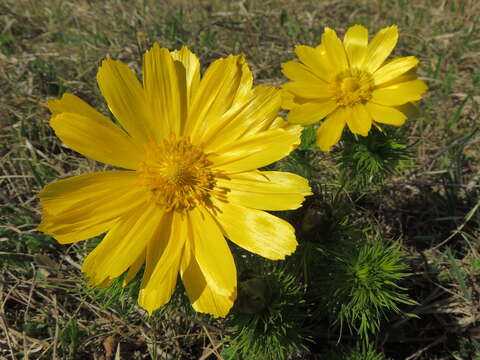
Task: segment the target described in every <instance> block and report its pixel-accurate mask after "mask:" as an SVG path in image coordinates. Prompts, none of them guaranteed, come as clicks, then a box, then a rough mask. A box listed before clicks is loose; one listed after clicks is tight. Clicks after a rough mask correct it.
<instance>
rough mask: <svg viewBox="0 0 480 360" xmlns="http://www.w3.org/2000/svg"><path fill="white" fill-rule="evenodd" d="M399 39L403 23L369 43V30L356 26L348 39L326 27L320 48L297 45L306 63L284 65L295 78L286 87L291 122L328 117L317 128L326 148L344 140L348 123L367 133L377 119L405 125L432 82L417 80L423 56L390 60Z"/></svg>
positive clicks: (304, 122)
mask: <svg viewBox="0 0 480 360" xmlns="http://www.w3.org/2000/svg"><path fill="white" fill-rule="evenodd" d="M397 39H398V30H397V27H396V26H390V27H386V28H384V29H382V30H380V31H379V32H378V34H377V35H376V36H375V37H374V38H373V40H372V41H371V42H370V43H369V42H368V30H367V29H366V28H365V27H363V26H361V25H355V26H352V27H351V28H349V29H348V31H347V33H346V34H345V37H344V39H343V42H342V41H341V40H340V39H339V38H338V37H337V34H336V33H335V31H334V30H332V29H330V28H325V32H324V33H323V35H322V41H321V43H320V45H318V46H317V47H314V48H313V47H309V46H303V45H299V46H297V47H296V48H295V52H296V54H297V56H298V58H299V60H300V62H296V61H289V62H286V63H283V64H282V71H283V73H284V74H285V76H286V77H288V78H289V79H291V80H293V81H292V82H289V83H286V84H284V85H283V86H282V87H283V89H284V93H283V103H282V106H283V107H284V108H285V109H289V110H290V112H289V114H288V120H289V121H290V122H291V123H294V124H302V125H309V124H313V123H315V122H317V121H319V120H321V119H323V118H326V119H325V120H324V121H323V122H322V124H321V125H320V126H319V128H318V130H317V145H318V146H319V147H320V149H322V150H323V151H330V149H331V147H332V146H333V145H335V144H336V143H337V142H338V141H339V140H340V137H341V135H342V132H343V128H344V127H345V124H347V125H348V128H349V129H350V131H351V132H352V133H354V134H358V135H362V136H367V135H368V132H369V131H370V128H371V126H372V123H373V124H375V125H376V123H383V124H389V125H394V126H400V125H402V124H403V123H404V122H405V120H406V118H407V115H406V114H407V113H408V112H409V110H411V108H412V107H413V106H414V105H413V104H412V102H415V101H417V100H420V98H421V96H422V94H423V93H424V92H425V91H426V90H427V86H426V85H425V83H424V82H423V81H422V80H419V79H417V76H416V68H417V65H418V59H417V58H415V57H413V56H407V57H401V58H396V59H393V60H391V61H389V62H387V63H385V60H386V59H387V57H388V56H389V55H390V53H391V52H392V50H393V48H394V47H395V45H396V43H397ZM377 126H378V125H377Z"/></svg>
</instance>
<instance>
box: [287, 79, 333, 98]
mask: <svg viewBox="0 0 480 360" xmlns="http://www.w3.org/2000/svg"><path fill="white" fill-rule="evenodd" d="M282 88H283V89H285V90H287V91H290V92H292V93H293V94H294V95H296V96H300V97H303V98H306V99H328V98H329V97H330V96H331V90H330V85H329V84H327V83H326V82H324V81H320V80H317V81H316V82H306V81H294V82H290V83H286V84H282Z"/></svg>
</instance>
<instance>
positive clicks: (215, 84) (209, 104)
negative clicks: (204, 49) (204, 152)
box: [185, 55, 253, 143]
mask: <svg viewBox="0 0 480 360" xmlns="http://www.w3.org/2000/svg"><path fill="white" fill-rule="evenodd" d="M252 83H253V75H252V73H251V71H250V69H249V68H248V65H247V63H246V61H245V58H244V57H243V56H232V55H230V56H229V57H227V58H226V59H218V60H216V61H214V62H213V63H212V64H211V65H210V66H209V67H208V69H207V71H206V72H205V74H204V75H203V78H202V79H201V81H200V85H199V87H198V91H197V92H196V94H195V96H194V97H193V99H192V104H191V107H190V109H189V117H188V120H187V125H186V129H185V134H186V135H190V137H191V139H192V142H196V143H198V142H200V141H202V140H203V136H204V133H205V131H206V130H207V129H209V128H210V127H216V126H218V124H217V123H218V122H220V123H222V122H224V121H225V120H228V119H230V116H231V114H234V113H235V112H236V111H238V110H240V109H241V108H242V107H243V106H244V105H245V103H246V102H247V101H248V100H249V98H250V97H251V89H252ZM227 112H228V113H229V116H226V117H225V116H224V115H225V113H227Z"/></svg>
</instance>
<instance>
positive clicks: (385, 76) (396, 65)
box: [373, 56, 418, 86]
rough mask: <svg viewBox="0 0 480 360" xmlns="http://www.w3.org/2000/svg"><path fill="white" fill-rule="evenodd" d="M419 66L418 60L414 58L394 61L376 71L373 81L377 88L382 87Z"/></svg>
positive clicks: (409, 57)
mask: <svg viewBox="0 0 480 360" xmlns="http://www.w3.org/2000/svg"><path fill="white" fill-rule="evenodd" d="M417 64H418V59H417V58H416V57H414V56H407V57H402V58H397V59H394V60H392V61H390V62H389V63H388V64H385V65H384V66H382V67H380V68H379V69H378V70H377V71H375V73H374V74H373V81H374V82H375V85H376V86H378V85H381V84H383V83H386V82H387V81H390V80H393V79H395V78H397V77H399V76H400V75H403V74H404V73H406V72H407V71H409V70H410V69H412V68H413V67H415V66H417Z"/></svg>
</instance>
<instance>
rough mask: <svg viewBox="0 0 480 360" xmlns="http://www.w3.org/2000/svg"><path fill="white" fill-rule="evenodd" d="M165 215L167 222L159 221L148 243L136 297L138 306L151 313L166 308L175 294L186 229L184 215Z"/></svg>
mask: <svg viewBox="0 0 480 360" xmlns="http://www.w3.org/2000/svg"><path fill="white" fill-rule="evenodd" d="M165 216H166V217H168V219H167V220H166V221H162V223H161V224H160V225H159V227H158V231H157V233H156V237H155V238H154V239H152V241H151V242H150V243H149V244H148V248H147V266H146V269H145V273H144V277H143V280H142V284H141V286H140V292H139V295H138V303H139V305H140V306H141V307H143V308H144V309H146V310H147V311H148V312H149V313H150V314H152V312H153V311H154V310H156V309H158V308H160V307H161V306H163V305H165V304H166V303H167V302H168V301H169V300H170V298H171V296H172V294H173V292H174V291H175V286H176V283H177V277H178V272H179V268H180V260H181V258H182V253H183V251H184V244H185V240H186V236H185V235H186V233H187V227H188V226H189V225H188V223H187V220H186V217H185V216H184V215H183V214H180V213H173V214H171V213H170V214H165Z"/></svg>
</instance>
